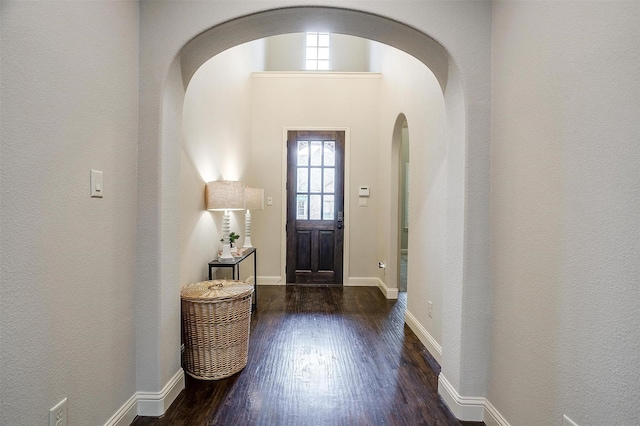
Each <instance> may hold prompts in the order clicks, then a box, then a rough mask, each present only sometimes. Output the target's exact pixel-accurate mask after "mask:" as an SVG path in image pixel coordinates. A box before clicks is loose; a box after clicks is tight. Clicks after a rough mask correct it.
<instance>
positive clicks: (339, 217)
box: [287, 131, 344, 284]
mask: <svg viewBox="0 0 640 426" xmlns="http://www.w3.org/2000/svg"><path fill="white" fill-rule="evenodd" d="M287 150H288V151H287V152H288V155H287V158H288V161H287V283H289V284H342V251H343V250H342V249H343V235H344V132H338V131H290V132H289V133H288V142H287Z"/></svg>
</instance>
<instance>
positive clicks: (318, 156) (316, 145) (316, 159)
mask: <svg viewBox="0 0 640 426" xmlns="http://www.w3.org/2000/svg"><path fill="white" fill-rule="evenodd" d="M311 165H312V166H321V165H322V142H320V141H311Z"/></svg>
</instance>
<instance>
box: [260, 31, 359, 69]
mask: <svg viewBox="0 0 640 426" xmlns="http://www.w3.org/2000/svg"><path fill="white" fill-rule="evenodd" d="M266 46H267V49H266V67H265V70H266V71H301V70H304V67H305V50H304V49H305V33H292V34H281V35H277V36H273V37H268V38H267V39H266ZM331 70H332V71H339V72H367V71H369V43H368V41H367V40H365V39H363V38H360V37H353V36H348V35H343V34H331Z"/></svg>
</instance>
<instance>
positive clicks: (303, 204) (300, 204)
mask: <svg viewBox="0 0 640 426" xmlns="http://www.w3.org/2000/svg"><path fill="white" fill-rule="evenodd" d="M308 200H309V198H308V195H300V194H298V199H297V203H296V205H297V208H296V220H307V212H308V211H309V202H308Z"/></svg>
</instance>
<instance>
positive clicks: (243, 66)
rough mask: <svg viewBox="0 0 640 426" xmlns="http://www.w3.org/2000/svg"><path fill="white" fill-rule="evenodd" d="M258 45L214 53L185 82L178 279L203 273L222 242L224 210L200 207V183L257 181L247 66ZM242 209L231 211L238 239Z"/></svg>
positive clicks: (250, 67) (188, 279) (196, 278)
mask: <svg viewBox="0 0 640 426" xmlns="http://www.w3.org/2000/svg"><path fill="white" fill-rule="evenodd" d="M262 46H263V44H262V43H258V42H254V43H246V44H243V45H241V46H238V47H234V48H233V49H229V50H227V51H225V52H223V53H221V54H219V55H217V56H215V57H214V58H212V59H211V60H209V61H208V62H206V63H205V64H204V65H203V66H202V67H201V68H200V69H199V70H198V72H197V73H196V74H195V75H194V77H193V79H192V80H191V82H190V83H189V87H188V88H187V92H186V94H185V101H184V108H183V120H182V167H181V172H180V176H181V200H180V210H181V213H180V217H181V220H180V222H181V223H180V258H181V264H180V282H181V283H182V284H186V283H188V282H195V281H199V280H202V279H206V278H207V277H208V268H207V263H208V262H210V261H211V260H212V259H214V258H215V257H216V253H217V251H218V250H219V249H221V248H222V244H221V243H220V241H219V240H220V238H221V234H222V216H223V212H213V213H211V212H207V211H205V206H204V187H205V183H206V182H208V181H212V180H221V179H227V180H239V181H242V182H245V183H246V184H247V185H249V186H254V187H255V186H258V185H259V182H255V181H253V180H251V176H250V162H251V154H250V153H251V72H252V71H254V69H255V68H254V57H255V54H254V51H255V50H259V49H260V48H261V47H262ZM244 213H245V212H244V211H239V212H230V215H231V219H232V220H231V230H232V231H234V232H235V233H237V234H240V235H241V236H242V238H241V240H240V243H242V241H244ZM254 245H255V244H254ZM259 260H260V264H261V266H262V263H263V262H262V259H259ZM260 271H262V268H260Z"/></svg>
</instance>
